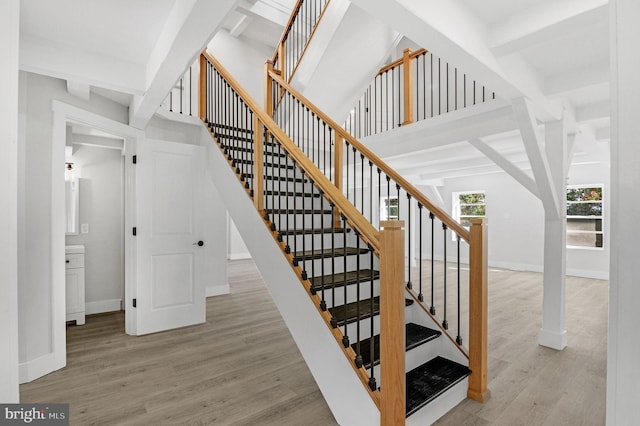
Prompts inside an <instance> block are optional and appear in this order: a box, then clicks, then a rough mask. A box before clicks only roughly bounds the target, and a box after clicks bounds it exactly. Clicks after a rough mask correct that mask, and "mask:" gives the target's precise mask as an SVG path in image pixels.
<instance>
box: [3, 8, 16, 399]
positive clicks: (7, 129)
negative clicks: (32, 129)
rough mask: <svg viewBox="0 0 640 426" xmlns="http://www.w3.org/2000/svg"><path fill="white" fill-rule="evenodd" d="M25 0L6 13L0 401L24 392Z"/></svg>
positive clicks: (4, 27) (4, 21)
mask: <svg viewBox="0 0 640 426" xmlns="http://www.w3.org/2000/svg"><path fill="white" fill-rule="evenodd" d="M19 15H20V2H19V0H8V1H5V2H4V3H3V7H2V13H0V52H3V58H2V61H0V92H2V98H0V141H2V142H0V198H1V199H2V208H0V235H2V244H0V271H2V274H1V275H0V295H2V296H1V297H0V342H1V343H0V402H4V403H15V402H18V400H19V390H18V256H17V252H18V250H17V248H18V217H17V199H18V197H17V192H18V182H17V174H18V167H17V164H18V161H17V160H18V147H17V145H18V50H19V38H20V32H19V26H20V16H19Z"/></svg>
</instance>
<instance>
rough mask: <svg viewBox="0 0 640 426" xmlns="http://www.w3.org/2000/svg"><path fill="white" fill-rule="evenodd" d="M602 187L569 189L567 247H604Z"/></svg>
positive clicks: (575, 187) (573, 187)
mask: <svg viewBox="0 0 640 426" xmlns="http://www.w3.org/2000/svg"><path fill="white" fill-rule="evenodd" d="M603 236H604V235H603V233H602V185H591V186H571V187H568V188H567V246H568V247H599V248H600V247H602V241H603Z"/></svg>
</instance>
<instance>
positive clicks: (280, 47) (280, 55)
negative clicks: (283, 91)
mask: <svg viewBox="0 0 640 426" xmlns="http://www.w3.org/2000/svg"><path fill="white" fill-rule="evenodd" d="M303 3H304V0H298V1H297V2H296V4H295V6H294V7H293V11H292V12H291V15H290V16H289V21H287V25H286V26H285V27H284V31H283V32H282V35H281V36H280V41H278V44H277V45H276V50H275V52H274V53H273V57H272V58H271V63H272V64H273V65H274V66H275V65H276V64H278V67H277V68H278V69H279V70H280V71H282V73H283V75H285V74H284V71H285V70H284V68H285V64H286V61H285V57H284V56H285V53H286V49H285V43H286V42H287V39H288V37H289V33H290V32H291V29H292V28H293V24H294V22H295V20H296V18H297V17H298V15H299V13H300V9H301V7H302V4H303ZM329 3H331V0H327V2H326V3H325V5H324V8H323V9H322V10H321V11H320V15H318V19H317V20H316V22H315V23H314V25H313V28H312V29H311V32H310V33H309V35H308V37H307V40H305V43H304V46H303V48H302V52H301V53H300V58H298V62H297V63H296V64H295V66H294V67H293V69H292V70H291V73H290V74H289V77H288V80H289V81H291V78H292V77H293V75H294V74H295V73H296V71H297V70H298V65H299V64H300V59H302V57H303V56H304V54H305V53H306V51H307V47H309V41H311V39H312V38H313V35H314V34H315V32H316V28H318V24H319V23H320V21H322V18H323V17H324V13H325V11H326V10H327V7H328V6H329Z"/></svg>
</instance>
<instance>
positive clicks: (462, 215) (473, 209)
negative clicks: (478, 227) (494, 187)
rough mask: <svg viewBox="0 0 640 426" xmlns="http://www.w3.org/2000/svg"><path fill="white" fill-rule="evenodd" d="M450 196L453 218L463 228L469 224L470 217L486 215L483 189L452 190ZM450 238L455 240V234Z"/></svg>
mask: <svg viewBox="0 0 640 426" xmlns="http://www.w3.org/2000/svg"><path fill="white" fill-rule="evenodd" d="M452 198H453V218H454V219H456V220H457V221H458V222H460V224H461V225H462V226H464V227H465V228H469V227H470V226H471V219H473V218H476V217H485V216H486V213H487V211H486V209H487V204H486V203H485V198H484V191H469V192H454V193H453V197H452ZM452 238H453V240H454V241H455V239H456V236H455V234H454V235H452Z"/></svg>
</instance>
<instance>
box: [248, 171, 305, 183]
mask: <svg viewBox="0 0 640 426" xmlns="http://www.w3.org/2000/svg"><path fill="white" fill-rule="evenodd" d="M243 176H244V177H246V178H247V179H251V178H253V173H245V174H244V175H243ZM265 179H267V180H279V181H281V182H296V183H307V182H309V180H308V179H304V180H302V178H294V177H289V176H265Z"/></svg>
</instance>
